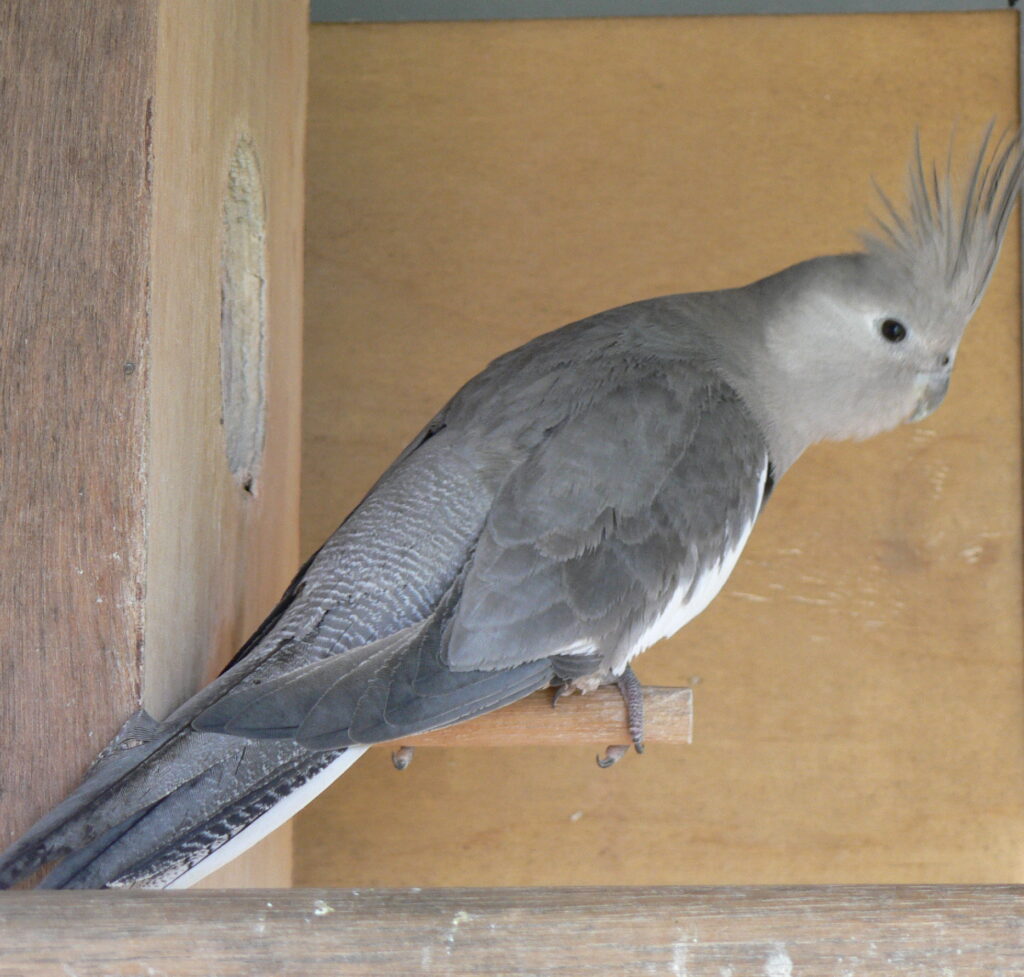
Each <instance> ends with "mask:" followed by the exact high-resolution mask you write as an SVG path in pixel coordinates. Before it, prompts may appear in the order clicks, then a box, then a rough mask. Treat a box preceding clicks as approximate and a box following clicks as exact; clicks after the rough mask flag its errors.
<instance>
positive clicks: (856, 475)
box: [296, 12, 1024, 887]
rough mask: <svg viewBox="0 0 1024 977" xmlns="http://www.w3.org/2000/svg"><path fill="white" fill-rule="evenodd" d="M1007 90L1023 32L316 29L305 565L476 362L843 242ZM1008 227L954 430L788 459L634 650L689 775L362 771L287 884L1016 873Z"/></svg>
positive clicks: (878, 25)
mask: <svg viewBox="0 0 1024 977" xmlns="http://www.w3.org/2000/svg"><path fill="white" fill-rule="evenodd" d="M1017 64H1018V50H1017V16H1016V14H1014V13H1011V12H1005V13H1000V12H994V13H976V14H962V15H961V14H957V15H906V16H902V15H900V16H896V15H893V16H883V17H876V16H851V17H825V18H820V19H819V18H810V17H786V18H781V17H780V18H773V17H764V18H750V19H747V18H725V17H723V18H708V19H693V18H682V19H671V18H666V19H646V20H628V19H621V20H608V21H595V20H589V21H585V22H581V21H561V22H559V21H547V22H543V23H540V22H523V23H476V24H406V25H358V26H352V25H331V26H316V27H314V29H313V33H312V49H311V91H310V119H309V143H308V151H309V168H308V173H309V182H308V193H309V196H308V202H307V213H308V221H307V252H306V253H307V291H306V305H307V328H306V374H305V375H306V397H305V422H304V427H305V430H304V439H305V440H304V444H305V449H304V469H303V476H304V477H303V482H304V495H303V540H304V543H303V545H304V549H305V550H306V551H307V552H308V551H309V550H311V549H312V548H313V547H314V546H315V545H317V544H318V543H319V542H320V540H321V539H322V538H323V537H324V536H325V535H326V534H327V533H329V532H330V531H331V530H332V529H333V528H334V527H335V525H336V524H337V523H338V522H339V521H340V519H341V517H342V516H344V514H345V513H346V512H347V511H348V510H349V509H350V508H351V507H352V506H353V505H354V504H355V503H356V502H357V501H358V500H359V498H360V496H361V495H362V493H363V492H365V491H366V489H367V488H368V487H369V486H370V485H371V484H372V482H373V480H374V479H375V478H376V477H377V475H378V474H379V473H380V471H381V470H382V469H383V468H384V467H385V465H386V464H387V463H388V462H389V461H390V460H391V459H392V458H393V457H394V455H395V454H396V453H397V452H398V451H399V450H400V449H401V447H402V446H403V445H404V443H405V442H406V441H407V440H408V439H409V438H410V437H411V436H412V435H413V434H414V433H415V432H416V431H417V430H418V429H419V428H420V426H421V425H422V424H423V423H424V421H425V420H426V419H427V418H429V417H430V416H431V415H432V413H433V412H434V411H435V410H436V409H437V408H438V407H439V406H440V405H441V404H442V403H443V402H444V400H445V399H446V398H447V397H448V396H449V395H450V394H451V393H452V392H453V391H454V390H455V389H456V388H457V387H458V386H459V385H460V384H461V383H462V382H464V381H465V380H466V379H467V378H468V377H470V376H471V375H472V374H473V373H475V372H476V371H477V370H479V369H480V368H481V367H483V366H484V365H485V364H486V363H487V361H488V360H489V359H491V358H492V357H493V356H495V355H497V354H499V353H501V352H503V351H505V350H507V349H509V348H511V347H513V346H516V345H518V344H519V343H521V342H523V341H525V340H527V339H529V338H530V337H532V336H533V335H535V334H537V333H539V332H542V331H544V330H547V329H550V328H554V327H556V326H559V325H561V324H563V323H565V322H569V321H571V320H573V319H575V318H578V317H581V316H584V315H587V314H589V313H592V312H596V311H598V310H600V309H603V308H608V307H611V306H614V305H617V304H621V303H623V302H627V301H630V300H633V299H639V298H643V297H647V296H651V295H657V294H662V293H666V292H673V291H685V290H691V289H702V288H719V287H724V286H729V285H736V284H742V283H744V282H747V281H750V280H752V279H754V278H757V277H759V276H761V275H764V274H767V273H769V272H771V271H773V270H775V269H777V268H779V267H781V266H784V265H786V264H788V263H791V262H793V261H796V260H799V259H802V258H806V257H809V256H812V255H814V254H818V253H822V252H829V251H837V250H844V249H850V248H854V247H856V246H857V241H856V238H855V236H854V233H853V232H855V231H856V230H858V229H859V228H862V227H864V226H865V224H866V222H867V219H868V218H867V209H868V206H869V204H870V202H871V189H870V184H869V177H870V176H872V175H874V176H875V177H876V178H877V179H878V180H879V181H880V183H881V184H882V185H883V186H885V187H886V188H888V189H890V190H891V191H892V192H893V193H895V194H896V195H897V196H898V195H899V193H900V190H901V187H902V179H903V167H904V163H905V159H906V157H907V155H908V152H909V148H910V145H911V140H912V136H913V131H914V128H915V126H920V127H921V128H922V132H923V136H924V140H925V143H926V146H928V147H929V148H931V149H932V150H934V151H936V152H938V153H940V154H942V153H944V151H945V146H946V142H947V139H948V137H949V133H950V130H951V127H952V126H953V125H954V123H955V124H956V126H957V128H958V132H959V139H960V141H961V144H963V143H964V142H967V141H968V140H973V139H974V138H975V137H976V135H977V133H978V132H979V131H980V129H981V128H982V126H983V125H984V124H985V123H987V122H988V120H989V119H990V118H992V117H993V116H997V117H998V118H999V120H1000V121H1001V122H1004V123H1012V122H1013V120H1014V119H1015V117H1016V99H1017ZM1016 234H1017V230H1016V224H1015V225H1014V227H1012V228H1011V231H1010V235H1009V243H1008V245H1007V247H1006V249H1005V252H1004V256H1003V259H1002V262H1001V264H1000V266H999V269H998V271H997V274H996V277H995V280H994V281H993V284H992V287H991V289H990V292H989V294H988V297H987V298H986V300H985V303H984V305H983V306H982V308H981V310H980V312H979V313H978V315H977V317H976V320H975V322H974V323H973V324H972V326H971V328H970V330H969V331H968V333H967V335H966V338H965V340H964V343H963V346H962V349H961V353H960V358H959V362H958V365H957V372H956V376H955V377H954V380H953V385H952V390H951V393H950V395H949V398H948V400H947V403H946V404H945V405H944V406H943V408H942V409H941V410H940V411H939V412H938V413H937V414H935V415H934V416H933V417H932V418H929V419H928V420H927V421H925V422H923V423H921V424H919V425H915V426H913V427H907V428H904V429H902V430H900V431H897V432H894V433H892V434H890V435H887V436H885V437H882V438H879V439H876V440H874V441H872V442H868V443H864V444H843V445H825V446H821V447H819V448H817V449H814V450H812V451H811V452H809V453H808V455H807V456H806V457H805V458H803V459H801V460H800V461H799V462H798V463H797V465H796V466H795V467H794V469H793V470H792V471H791V472H790V473H789V474H788V475H787V476H786V477H785V478H784V479H783V480H782V481H781V483H780V484H779V486H778V487H777V489H776V492H775V495H774V496H773V498H772V501H771V505H770V506H769V507H768V510H767V511H766V512H765V515H764V518H763V519H762V520H761V522H760V524H759V526H758V527H757V529H756V530H755V532H754V534H753V537H752V539H751V541H750V544H749V547H748V550H747V552H746V555H745V557H744V559H743V560H742V561H741V563H740V566H739V568H738V569H737V571H736V573H735V575H734V576H733V578H732V580H731V581H730V582H729V584H728V585H727V587H726V589H725V591H724V592H723V594H722V595H721V596H720V597H719V598H718V600H717V601H716V602H715V603H714V605H713V606H712V607H711V608H710V609H709V610H708V611H707V612H706V613H705V614H704V615H703V616H702V617H701V618H700V619H699V620H698V621H695V622H693V624H691V625H690V626H688V627H687V628H686V630H685V632H684V633H683V634H682V635H680V636H678V637H677V638H676V639H674V640H672V641H671V642H665V643H664V644H663V645H661V646H659V647H658V648H656V649H652V650H651V651H650V652H648V653H647V654H646V655H645V656H644V657H643V658H642V659H641V660H640V662H639V665H638V672H639V674H640V677H641V678H642V679H643V680H645V681H648V682H652V683H658V684H664V685H680V684H686V683H687V682H688V681H689V680H690V679H691V677H693V678H694V679H695V680H699V684H697V685H696V688H695V727H694V744H693V745H692V746H691V747H663V748H655V747H652V748H651V749H650V750H648V751H647V753H646V754H645V755H644V756H643V757H639V758H638V757H628V758H627V759H626V760H625V761H624V762H623V763H620V764H619V765H618V766H617V767H615V768H614V769H613V770H610V771H601V770H598V769H596V768H595V767H594V764H593V753H594V749H593V748H587V747H578V748H566V749H559V750H552V749H529V748H524V749H508V750H502V751H500V752H495V751H487V750H482V749H481V750H468V749H463V750H459V751H445V752H441V751H432V752H424V754H423V756H421V757H420V756H418V757H417V759H416V762H415V763H414V764H413V765H412V767H411V768H410V769H409V770H408V771H407V772H406V773H404V774H402V775H401V776H399V775H397V774H396V773H395V772H394V771H393V770H392V769H391V766H390V763H389V762H388V761H387V758H386V756H383V755H380V754H377V755H375V754H372V753H371V754H370V756H369V757H367V758H366V759H365V760H363V761H362V762H361V763H360V764H358V765H357V766H356V767H355V768H354V769H353V770H352V771H351V772H350V773H349V774H347V775H346V776H345V777H344V778H343V779H342V780H341V781H340V782H339V784H337V785H336V786H335V787H334V788H333V790H332V791H331V792H330V793H329V794H328V795H327V796H326V797H324V798H323V799H322V801H321V802H319V803H317V804H316V805H314V806H313V807H312V808H311V809H310V810H309V811H308V813H306V814H304V815H302V816H301V817H300V820H299V823H298V828H297V842H296V865H297V870H296V879H297V882H298V883H299V884H303V885H315V884H329V885H351V886H360V887H364V886H373V885H395V886H409V885H508V884H543V885H559V884H561V885H568V884H610V883H629V884H638V885H647V884H655V883H659V884H660V883H666V884H696V883H750V882H793V883H796V882H856V881H872V882H876V881H889V882H935V881H941V882H956V881H971V882H999V881H1010V880H1020V879H1021V878H1022V876H1024V861H1022V856H1021V853H1022V852H1024V701H1022V689H1024V674H1022V664H1021V654H1020V648H1021V525H1020V497H1021V493H1020V488H1021V485H1020V434H1021V432H1020V376H1019V362H1020V336H1019V326H1018V324H1019V319H1020V308H1019V303H1018V287H1019V283H1018V274H1017V268H1018V260H1019V255H1018V248H1017V243H1016V240H1017V239H1016ZM601 745H603V744H594V746H595V747H597V746H601Z"/></svg>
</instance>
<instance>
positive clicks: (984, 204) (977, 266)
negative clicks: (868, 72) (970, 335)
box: [862, 123, 1024, 316]
mask: <svg viewBox="0 0 1024 977" xmlns="http://www.w3.org/2000/svg"><path fill="white" fill-rule="evenodd" d="M992 130H993V124H991V123H990V124H989V126H988V127H987V128H986V130H985V133H984V136H983V137H982V140H981V144H980V146H979V147H978V150H977V153H976V154H975V156H974V158H973V162H972V163H971V166H970V170H969V175H968V177H967V180H966V182H965V184H964V186H963V189H962V190H960V191H959V192H958V191H957V188H956V187H955V186H954V177H953V142H952V139H951V140H950V146H949V152H948V154H947V156H946V164H945V167H944V170H943V171H941V172H940V169H939V166H938V164H936V163H932V164H931V165H930V166H928V167H926V166H925V163H924V160H923V157H922V154H921V135H920V132H918V133H916V134H915V136H914V154H913V157H912V159H911V161H910V166H909V168H908V174H907V206H906V209H905V210H904V211H903V212H901V211H900V210H899V209H898V208H897V207H896V206H895V205H894V204H893V203H892V201H891V200H890V199H889V197H888V196H886V194H885V193H884V191H883V190H882V189H881V187H879V186H878V184H877V183H875V184H874V186H875V190H876V191H877V193H878V196H879V199H880V201H881V203H882V207H883V208H884V215H883V216H881V217H879V216H877V215H875V216H874V219H875V222H876V224H877V225H878V229H879V230H880V231H881V233H880V234H864V235H862V240H863V242H864V245H865V247H866V248H867V249H868V251H869V252H870V253H872V254H875V255H877V256H878V257H879V258H881V259H883V260H885V261H887V262H894V263H896V265H897V266H898V267H900V268H901V269H902V270H903V271H904V272H905V273H906V274H908V275H909V276H910V277H911V278H912V279H913V281H914V283H915V286H916V287H917V288H919V289H924V290H927V291H926V294H927V293H935V292H937V291H941V292H942V293H944V298H945V300H946V301H947V302H951V303H953V304H954V305H955V306H956V307H957V309H958V310H959V311H961V312H962V313H963V314H964V315H965V316H970V314H971V313H972V312H973V311H974V309H975V308H976V307H977V305H978V303H979V302H980V301H981V296H982V294H983V293H984V291H985V286H986V285H987V284H988V281H989V278H991V276H992V271H993V269H994V268H995V264H996V260H997V258H998V257H999V249H1000V248H1001V246H1002V243H1003V237H1004V236H1005V234H1006V228H1007V225H1008V224H1009V221H1010V214H1011V212H1012V211H1013V205H1014V203H1015V201H1016V199H1017V195H1018V193H1019V192H1020V188H1021V179H1022V174H1024V153H1022V146H1021V133H1020V131H1018V130H1007V131H1005V132H1004V133H1003V134H1002V135H1001V136H1000V137H999V138H998V139H996V140H995V141H994V142H993V140H992Z"/></svg>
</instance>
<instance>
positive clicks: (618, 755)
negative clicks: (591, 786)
mask: <svg viewBox="0 0 1024 977" xmlns="http://www.w3.org/2000/svg"><path fill="white" fill-rule="evenodd" d="M628 752H629V747H628V746H609V747H608V749H607V750H605V751H604V756H603V757H602V756H599V757H598V758H597V765H598V766H599V767H600V768H601V769H602V770H607V769H608V768H609V767H613V766H615V764H616V763H618V762H619V761H620V760H621V759H622V758H623V757H624V756H625V755H626V754H627V753H628Z"/></svg>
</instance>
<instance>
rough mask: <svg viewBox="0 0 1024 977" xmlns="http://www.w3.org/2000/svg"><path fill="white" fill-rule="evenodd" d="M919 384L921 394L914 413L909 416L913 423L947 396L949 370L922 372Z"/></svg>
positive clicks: (928, 412)
mask: <svg viewBox="0 0 1024 977" xmlns="http://www.w3.org/2000/svg"><path fill="white" fill-rule="evenodd" d="M918 384H919V387H918V389H919V390H920V394H919V396H918V401H917V407H916V408H914V413H913V414H911V415H910V418H909V420H910V422H911V423H913V422H914V421H919V420H921V419H922V418H923V417H927V416H928V415H929V414H930V413H931V412H932V411H933V410H935V408H936V407H938V406H939V404H941V403H942V400H943V398H944V397H945V396H946V391H947V390H949V371H947V370H944V371H943V372H942V373H922V374H921V376H920V377H919V378H918Z"/></svg>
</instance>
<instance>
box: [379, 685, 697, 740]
mask: <svg viewBox="0 0 1024 977" xmlns="http://www.w3.org/2000/svg"><path fill="white" fill-rule="evenodd" d="M553 695H554V693H553V692H552V691H551V690H550V689H548V690H545V691H543V692H536V693H534V694H533V695H531V696H528V697H527V698H525V699H521V700H520V701H519V702H515V703H513V704H512V705H510V706H506V707H505V708H504V709H499V710H497V711H496V712H491V713H488V714H487V715H486V716H481V717H480V718H479V719H474V720H472V721H471V722H468V723H461V724H459V725H458V726H449V727H447V728H446V729H437V730H433V731H432V732H429V733H420V735H419V736H408V737H405V738H404V739H401V740H395V741H393V742H392V743H390V744H387V745H389V746H395V745H396V744H401V745H402V746H567V745H572V744H575V745H585V746H595V745H596V746H606V745H608V744H619V743H621V744H628V743H629V742H630V739H629V730H627V729H626V710H625V707H624V706H623V703H622V697H621V696H620V695H619V692H618V690H617V689H616V688H614V686H606V687H604V688H600V689H598V690H597V691H596V692H591V693H589V694H588V695H567V696H563V697H562V698H561V699H560V700H559V702H558V705H557V706H556V707H554V708H552V706H551V700H552V697H553ZM692 721H693V690H692V689H685V688H661V687H657V686H651V687H645V688H644V731H645V736H644V740H645V742H646V743H648V744H652V743H673V744H687V743H690V742H692V736H691V734H692V725H693V723H692Z"/></svg>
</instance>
